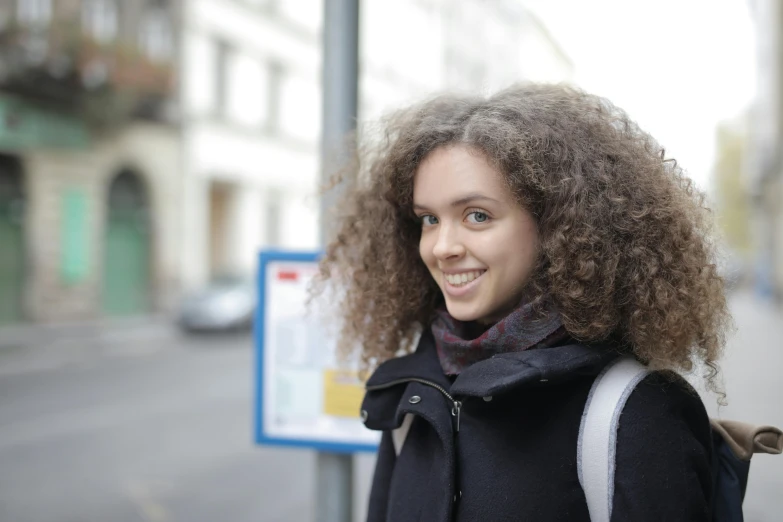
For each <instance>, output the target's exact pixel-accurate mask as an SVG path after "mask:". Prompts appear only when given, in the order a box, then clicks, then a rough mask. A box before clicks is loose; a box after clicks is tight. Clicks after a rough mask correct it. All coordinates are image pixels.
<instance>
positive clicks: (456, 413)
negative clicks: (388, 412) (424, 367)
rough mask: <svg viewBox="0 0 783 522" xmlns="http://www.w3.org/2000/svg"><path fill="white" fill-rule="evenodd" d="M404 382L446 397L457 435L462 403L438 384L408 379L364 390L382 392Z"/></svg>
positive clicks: (424, 380) (416, 378)
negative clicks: (450, 406)
mask: <svg viewBox="0 0 783 522" xmlns="http://www.w3.org/2000/svg"><path fill="white" fill-rule="evenodd" d="M406 382H418V383H419V384H424V385H426V386H429V387H430V388H435V389H436V390H438V391H439V392H440V393H442V394H443V396H444V397H446V398H447V399H448V400H449V402H451V404H452V405H453V406H452V408H451V416H452V417H454V418H455V421H456V428H455V431H456V432H457V433H459V418H460V414H461V412H462V402H461V401H458V400H456V399H455V398H454V397H452V396H451V394H450V393H449V392H447V391H446V389H445V388H443V386H440V385H439V384H435V383H434V382H431V381H428V380H426V379H419V378H418V377H408V378H405V379H397V380H395V381H391V382H387V383H386V384H378V385H375V386H366V387H365V389H366V390H367V391H376V390H384V389H386V388H391V387H392V386H397V385H398V384H404V383H406Z"/></svg>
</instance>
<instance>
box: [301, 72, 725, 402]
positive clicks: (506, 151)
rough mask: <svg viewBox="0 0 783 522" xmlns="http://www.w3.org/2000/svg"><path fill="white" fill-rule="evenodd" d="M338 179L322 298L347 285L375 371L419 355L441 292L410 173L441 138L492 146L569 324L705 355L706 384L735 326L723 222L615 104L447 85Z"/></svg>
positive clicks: (538, 294) (666, 357)
mask: <svg viewBox="0 0 783 522" xmlns="http://www.w3.org/2000/svg"><path fill="white" fill-rule="evenodd" d="M382 128H383V132H382V136H381V138H380V139H377V138H376V139H375V140H374V141H373V142H372V143H368V144H364V145H363V146H361V147H359V148H357V151H356V152H357V153H356V155H355V158H354V159H355V161H354V162H352V163H351V165H350V166H349V167H348V168H346V169H345V170H343V171H342V172H341V173H339V174H338V175H337V176H336V178H335V181H336V182H339V183H340V190H342V191H343V194H342V201H341V204H340V205H338V206H337V209H338V210H337V229H336V232H335V236H334V240H333V241H331V243H330V244H329V245H328V246H327V248H326V252H325V255H324V257H323V259H322V261H321V264H320V272H319V276H318V277H317V278H316V285H315V287H314V288H313V292H314V294H318V293H319V292H321V291H322V290H323V288H324V286H325V285H329V284H332V285H336V286H337V287H340V288H342V290H341V292H340V293H339V295H340V298H339V302H338V303H335V306H336V307H338V308H337V312H338V313H339V315H340V316H341V317H342V319H343V322H342V327H341V328H342V329H341V332H340V343H339V345H340V346H343V347H345V350H346V351H347V352H351V351H352V348H351V347H354V348H353V350H357V349H358V350H360V351H361V359H362V362H363V365H364V368H365V369H371V368H372V367H374V366H375V365H377V364H378V363H380V362H382V361H383V360H385V359H388V358H391V357H394V356H395V355H396V354H398V352H399V351H400V349H401V347H402V348H403V349H406V348H407V349H411V348H412V347H411V345H410V343H411V341H412V338H413V336H414V335H415V332H416V331H417V329H418V328H420V327H424V326H427V325H428V324H429V322H430V321H431V319H432V317H433V313H434V310H435V309H436V307H437V306H439V305H441V304H442V302H443V297H442V294H441V292H440V290H439V288H438V286H437V284H436V282H435V281H434V280H433V278H432V276H431V275H430V274H429V272H428V270H427V268H426V267H425V265H424V263H423V262H422V260H421V258H420V256H419V251H418V243H419V238H420V234H421V224H420V222H419V221H418V220H417V218H416V216H415V215H414V213H413V210H412V200H413V178H414V176H415V174H416V171H417V168H418V166H419V164H420V163H421V162H422V160H423V159H424V158H425V157H426V156H427V155H428V154H429V153H430V152H432V151H433V150H435V149H436V148H438V147H443V146H448V145H463V146H469V147H471V148H475V149H478V150H480V151H482V152H483V153H484V154H485V155H486V158H487V159H488V160H489V161H490V162H491V164H493V165H494V166H495V167H496V168H497V169H498V170H499V171H500V172H502V173H503V174H504V176H505V180H506V183H507V186H508V188H509V190H510V191H511V192H512V194H513V195H514V196H515V197H516V199H517V200H518V201H519V203H520V204H521V205H523V206H524V207H525V208H527V209H528V210H529V211H530V212H531V213H532V214H533V216H534V217H535V218H536V221H537V223H538V229H539V234H540V238H541V254H540V257H539V261H538V264H537V268H536V269H535V271H534V274H533V276H532V277H531V280H530V281H529V282H528V288H529V289H530V290H531V291H532V295H533V296H535V302H536V303H540V302H542V301H543V299H545V298H547V299H551V301H552V302H553V303H554V304H555V305H556V307H557V309H558V310H559V312H560V314H561V316H562V320H563V324H564V325H565V327H566V330H567V331H568V332H569V333H570V334H571V336H573V337H574V338H575V339H577V340H580V341H584V342H590V341H600V340H605V339H609V338H611V339H615V340H618V341H620V344H622V345H624V346H626V347H627V349H629V350H632V351H633V352H634V353H635V355H636V356H637V357H638V358H640V359H641V360H643V361H645V362H647V363H648V364H650V365H651V366H653V367H657V368H666V369H672V370H684V371H691V370H692V368H693V365H694V363H699V362H701V363H704V364H705V365H706V366H705V368H706V370H707V379H708V384H709V388H710V389H712V390H717V388H716V387H715V386H716V384H715V382H714V378H715V376H716V374H717V360H718V358H719V356H720V354H721V352H722V349H723V345H724V342H725V332H726V329H727V327H728V325H729V324H730V316H729V313H728V309H727V305H726V298H725V295H724V283H723V280H722V278H721V276H720V275H719V274H718V272H717V270H716V261H715V254H716V251H715V243H714V241H713V240H712V236H711V232H712V216H711V215H710V211H709V209H708V208H707V207H706V205H705V198H704V195H703V194H702V193H701V192H700V191H699V190H697V188H696V187H695V186H694V185H693V183H692V181H691V180H690V179H689V178H688V177H686V175H685V174H684V173H683V171H682V169H681V168H680V167H679V166H678V165H677V163H676V161H673V160H667V159H666V158H665V156H664V150H663V149H662V148H661V146H660V145H658V143H657V142H656V141H655V140H654V139H653V138H652V137H651V136H649V135H648V134H647V133H645V132H643V131H642V130H641V129H640V128H639V127H638V126H637V124H636V123H634V122H633V121H632V120H630V119H629V117H628V116H627V114H626V113H625V112H623V111H622V110H620V109H618V108H617V107H615V106H614V105H613V104H611V103H610V102H609V101H607V100H606V99H603V98H600V97H597V96H593V95H590V94H587V93H585V92H582V91H580V90H578V89H575V88H571V87H566V86H561V85H534V84H525V85H519V86H514V87H511V88H509V89H506V90H504V91H502V92H500V93H498V94H495V95H494V96H491V97H488V98H484V97H470V96H452V95H444V96H440V97H437V98H434V99H432V100H429V101H426V102H424V103H421V104H419V105H415V106H413V107H411V108H408V109H404V110H401V111H399V112H397V113H394V114H392V115H391V116H389V117H387V118H386V119H385V120H384V121H383V122H382Z"/></svg>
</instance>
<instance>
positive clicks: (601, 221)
mask: <svg viewBox="0 0 783 522" xmlns="http://www.w3.org/2000/svg"><path fill="white" fill-rule="evenodd" d="M348 174H349V175H344V176H343V177H344V178H345V179H346V180H348V179H352V180H353V182H352V183H348V184H343V186H344V187H345V190H346V192H345V200H344V204H343V205H342V206H341V207H340V212H342V214H341V215H340V216H339V218H340V220H339V226H338V228H337V234H336V236H335V240H334V241H333V242H332V243H331V244H330V245H328V248H327V251H326V254H325V257H324V258H323V261H322V265H321V276H320V282H321V284H322V285H324V284H325V285H334V286H335V287H339V288H341V289H342V290H341V292H340V295H341V296H342V302H340V303H339V305H338V311H339V314H340V315H341V318H342V320H343V321H344V322H343V329H342V334H341V335H342V338H341V345H342V346H346V347H353V346H356V347H359V349H360V351H361V356H362V360H363V362H364V363H365V365H366V367H367V368H368V369H375V371H374V373H373V374H372V376H371V377H370V378H369V380H368V381H367V390H368V392H367V395H366V398H365V400H364V403H363V406H362V416H363V419H364V422H365V424H366V426H367V427H368V428H370V429H373V430H382V431H383V437H382V441H381V446H380V450H379V455H378V462H377V467H376V471H375V477H374V482H373V486H372V494H371V498H370V504H369V515H368V520H369V521H388V522H396V521H400V522H411V521H426V522H438V521H451V520H459V521H495V520H504V521H505V520H507V521H517V520H519V521H537V522H542V521H543V522H546V521H566V520H567V521H574V522H578V521H588V520H589V514H588V510H587V505H586V501H585V496H584V493H583V491H582V488H581V487H580V483H579V479H578V473H577V439H578V433H579V428H580V421H581V417H582V413H583V410H584V407H585V402H586V399H587V394H588V392H589V390H590V387H591V384H592V382H593V380H594V379H595V377H596V375H597V374H598V373H599V372H600V371H601V370H602V369H603V368H604V367H605V366H606V364H607V363H608V362H610V361H611V360H613V359H614V358H615V357H617V356H618V354H633V355H634V356H635V357H636V358H637V359H638V360H640V361H641V362H643V363H644V364H646V365H649V366H650V367H651V368H652V369H655V370H661V371H656V372H653V373H651V374H650V375H649V376H648V377H646V378H645V380H644V381H643V382H641V383H640V384H639V385H638V386H637V387H636V388H635V390H634V391H633V393H632V394H631V396H630V397H629V399H628V401H627V403H626V405H625V408H624V410H623V414H622V418H621V421H620V424H619V429H618V433H617V452H616V456H615V462H616V471H615V476H614V497H613V500H612V502H613V510H612V512H613V515H612V520H613V521H617V522H620V521H634V522H640V521H650V522H660V521H662V520H666V521H669V522H673V521H689V522H692V521H701V520H704V521H706V520H708V519H709V505H710V498H711V474H710V473H711V472H710V453H711V438H710V437H711V435H710V425H709V420H708V417H707V414H706V412H705V410H704V407H703V405H702V402H701V401H700V399H699V397H698V395H697V394H696V393H695V392H694V391H693V389H692V388H690V387H689V386H688V385H687V384H686V383H685V381H684V380H683V379H682V378H680V377H677V375H676V374H675V373H674V371H677V370H679V371H690V370H692V369H693V368H694V366H695V365H698V366H699V367H703V368H706V370H707V372H706V376H705V378H706V380H707V384H708V385H709V387H711V388H712V389H716V384H715V382H714V380H715V373H716V371H717V370H716V368H717V366H716V361H717V359H718V357H719V354H720V352H721V350H722V346H723V333H724V330H725V327H726V324H727V323H728V321H729V316H728V313H727V307H726V302H725V298H724V289H723V282H722V280H721V278H720V276H719V275H718V273H717V272H716V267H715V262H714V259H713V254H714V251H713V243H712V240H711V238H710V217H709V212H708V210H707V209H706V208H705V205H704V199H703V196H702V194H701V193H699V192H698V191H697V190H696V189H695V188H694V187H693V185H692V184H691V181H690V180H689V179H688V178H687V177H686V176H685V175H684V174H683V171H682V170H681V169H680V168H679V167H678V166H677V163H676V162H675V161H672V160H667V159H666V158H665V156H664V152H663V149H662V148H661V147H660V145H658V144H657V143H656V142H655V141H654V140H653V139H652V138H651V137H650V136H649V135H648V134H646V133H644V132H643V131H641V130H640V129H639V127H638V126H637V125H636V124H635V123H634V122H632V121H631V120H630V119H629V118H628V116H627V115H626V114H625V113H624V112H622V111H621V110H619V109H618V108H616V107H614V106H613V105H612V104H611V103H609V102H608V101H606V100H604V99H601V98H598V97H595V96H591V95H588V94H585V93H583V92H581V91H579V90H576V89H572V88H567V87H562V86H551V85H525V86H517V87H513V88H510V89H508V90H505V91H503V92H500V93H499V94H496V95H494V96H492V97H489V98H478V97H475V98H473V97H452V96H444V97H439V98H436V99H434V100H432V101H429V102H427V103H424V104H421V105H417V106H414V107H412V108H410V109H407V110H403V111H401V112H399V113H397V114H395V115H393V116H392V117H390V118H389V119H388V120H387V121H386V122H385V132H384V133H383V139H382V140H380V141H379V142H376V143H375V145H373V146H367V147H364V148H362V149H361V150H360V154H358V156H357V161H356V162H355V164H354V166H353V167H352V168H351V169H350V171H349V172H348ZM322 288H323V286H322ZM419 334H420V335H419ZM417 336H418V338H419V340H418V343H417V344H416V345H415V346H414V345H413V344H412V343H413V340H414V339H415V338H416V337H417ZM409 346H410V347H411V349H407V347H409ZM348 351H350V350H348ZM403 424H406V425H405V426H403ZM401 427H403V428H404V429H405V430H406V431H407V436H405V437H404V440H403V439H401V438H400V437H398V436H396V435H397V434H399V433H400V431H399V429H400V428H401ZM395 430H396V431H395ZM395 439H396V440H395ZM395 443H396V444H395Z"/></svg>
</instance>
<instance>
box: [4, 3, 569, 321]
mask: <svg viewBox="0 0 783 522" xmlns="http://www.w3.org/2000/svg"><path fill="white" fill-rule="evenodd" d="M321 24H322V6H321V2H320V0H297V1H286V2H283V1H278V0H180V1H169V0H133V1H124V2H120V1H118V0H2V2H0V26H1V27H2V29H1V31H2V33H0V34H1V39H0V95H1V96H2V98H0V115H1V116H2V119H1V120H0V151H2V152H1V153H0V154H2V155H1V156H0V166H1V167H2V174H0V243H2V245H3V248H2V254H0V288H2V292H0V323H15V322H20V321H28V322H62V321H84V320H97V319H102V318H105V317H112V316H128V315H131V316H133V315H136V316H146V315H150V314H160V313H163V314H167V313H170V312H172V311H173V310H174V309H175V308H176V303H177V301H178V299H179V297H180V296H181V294H182V293H183V292H185V291H187V290H189V289H193V288H198V287H200V286H203V285H205V284H207V283H208V282H209V281H210V280H212V279H214V278H216V277H222V276H224V275H226V274H231V275H239V276H245V277H248V276H250V275H251V274H252V272H253V270H254V263H255V256H256V252H257V251H258V249H259V248H260V247H262V246H279V247H283V248H294V249H312V248H315V247H317V242H318V193H317V192H318V187H319V183H320V165H319V157H320V150H319V145H320V127H321V103H322V101H321V96H322V94H321V88H320V78H321V59H322V56H321V55H322V50H321ZM399 27H406V28H407V31H411V32H414V33H416V34H420V35H421V38H419V39H408V38H400V37H399V36H398V34H397V32H396V31H398V30H399V29H398V28H399ZM468 32H469V33H470V34H471V38H469V39H468V38H465V37H464V35H465V34H466V33H468ZM360 41H361V47H360V62H361V65H360V71H361V73H360V102H359V104H360V107H359V111H360V118H361V119H363V120H367V119H373V118H377V117H378V116H380V115H381V114H383V113H384V112H387V111H389V110H391V109H393V108H395V107H398V106H400V105H401V104H403V103H406V102H411V101H413V100H416V99H419V98H421V97H422V96H425V95H427V94H429V93H432V92H435V91H439V90H443V89H458V90H463V91H485V92H488V91H491V90H496V89H497V88H500V87H502V86H504V85H507V84H509V83H511V82H513V81H519V80H524V79H530V80H547V81H561V80H569V79H571V77H572V74H573V66H572V64H571V63H570V62H569V60H568V58H567V57H566V56H565V54H564V53H563V52H562V51H561V49H560V48H559V46H558V44H557V43H556V42H555V41H554V39H553V38H552V37H551V36H550V35H549V34H548V32H547V31H546V29H545V28H544V26H543V25H542V24H541V23H540V22H539V21H538V20H537V19H536V18H535V17H534V16H532V15H531V14H530V13H529V12H528V11H526V10H525V9H524V7H523V5H522V4H521V3H519V2H516V1H513V0H498V1H495V2H480V1H477V0H460V1H457V2H447V1H445V0H405V1H402V2H395V3H393V4H392V3H388V2H383V1H379V0H375V1H368V2H365V3H363V5H362V10H361V35H360Z"/></svg>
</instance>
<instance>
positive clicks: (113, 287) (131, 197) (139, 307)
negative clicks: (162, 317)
mask: <svg viewBox="0 0 783 522" xmlns="http://www.w3.org/2000/svg"><path fill="white" fill-rule="evenodd" d="M104 249H105V250H104V263H103V267H104V268H103V270H104V278H103V309H104V311H105V312H106V313H107V314H108V315H115V316H119V315H135V314H143V313H145V312H147V311H148V310H149V308H150V270H149V267H150V250H149V212H148V207H147V204H146V195H145V193H144V187H143V185H142V184H141V181H140V180H139V177H138V176H137V175H136V174H133V173H132V172H128V171H125V172H122V173H121V174H120V175H118V176H117V177H116V178H115V179H114V181H113V182H112V185H111V187H110V189H109V208H108V222H107V223H106V238H105V243H104Z"/></svg>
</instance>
